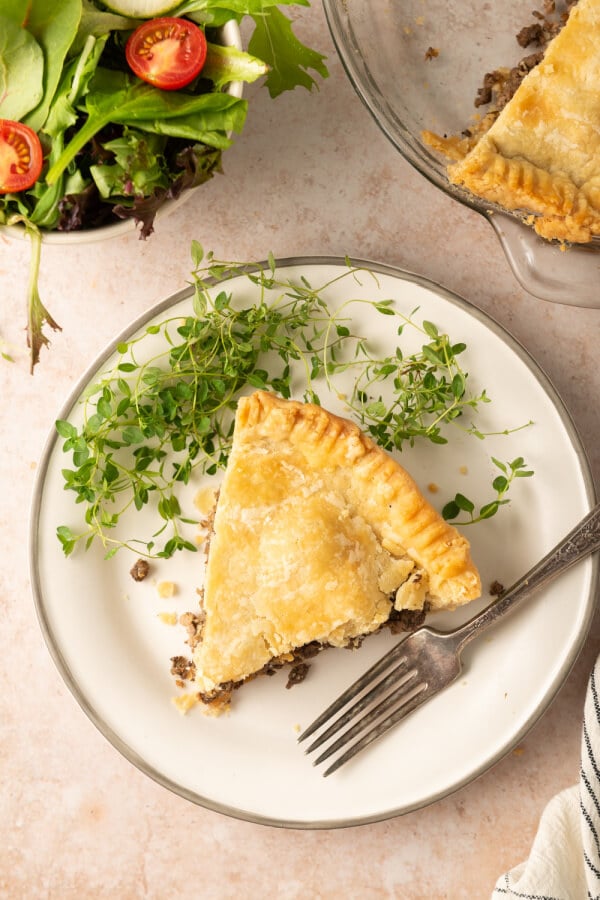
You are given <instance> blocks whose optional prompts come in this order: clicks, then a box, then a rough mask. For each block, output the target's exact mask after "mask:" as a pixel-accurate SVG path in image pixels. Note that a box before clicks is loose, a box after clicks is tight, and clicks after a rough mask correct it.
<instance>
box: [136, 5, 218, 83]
mask: <svg viewBox="0 0 600 900" xmlns="http://www.w3.org/2000/svg"><path fill="white" fill-rule="evenodd" d="M206 49H207V48H206V38H205V37H204V32H203V31H202V29H201V28H198V26H197V25H195V24H194V22H190V21H188V20H186V19H174V18H168V17H166V18H162V19H149V20H148V21H147V22H144V23H143V25H140V26H139V27H138V28H136V30H135V31H134V32H133V34H132V35H131V37H130V38H129V40H128V41H127V44H126V46H125V57H126V59H127V62H128V64H129V66H130V68H131V69H132V70H133V71H134V72H135V74H136V75H137V76H138V78H142V79H143V80H144V81H147V82H148V83H149V84H153V85H154V86H155V87H157V88H161V89H162V90H163V91H176V90H178V89H179V88H182V87H185V85H186V84H189V83H190V82H191V81H193V80H194V78H195V77H196V76H197V75H199V73H200V71H201V69H202V66H203V65H204V63H205V61H206Z"/></svg>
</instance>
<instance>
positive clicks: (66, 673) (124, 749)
mask: <svg viewBox="0 0 600 900" xmlns="http://www.w3.org/2000/svg"><path fill="white" fill-rule="evenodd" d="M275 264H276V268H277V269H284V268H289V267H292V266H294V267H300V266H315V265H317V266H318V265H323V266H343V267H348V265H350V266H353V267H358V268H366V269H370V270H371V271H373V272H376V273H380V274H382V275H389V276H391V277H393V278H397V279H399V280H401V281H410V282H413V283H415V284H418V285H420V286H421V287H424V288H426V289H428V290H430V291H433V292H434V293H436V294H438V296H441V297H443V298H444V299H445V300H447V301H448V302H449V303H451V304H453V305H454V306H457V307H459V308H461V309H463V310H464V311H465V312H467V313H468V314H469V315H471V316H472V317H474V318H476V319H478V320H479V321H480V322H482V323H484V324H485V325H486V326H487V327H489V328H490V330H492V331H493V332H494V333H495V334H496V335H498V337H500V339H501V340H502V341H504V343H505V344H506V345H507V346H509V347H510V348H511V349H512V350H513V351H514V352H515V353H516V354H517V355H518V356H519V357H520V359H521V360H522V361H523V362H524V363H525V364H526V365H527V367H528V368H529V370H530V371H531V373H532V374H533V376H534V377H535V378H536V379H537V381H538V382H539V384H540V385H541V386H542V388H543V389H544V391H545V392H546V394H547V395H548V397H549V398H550V399H551V400H552V402H553V404H554V406H555V408H556V410H557V412H558V413H559V415H560V417H561V420H562V423H563V425H564V427H565V430H566V432H567V434H568V436H569V438H570V440H571V442H572V444H573V448H574V450H575V451H576V454H577V456H578V458H579V462H580V465H581V472H582V477H583V481H584V484H585V491H586V496H587V499H588V502H589V506H590V508H591V507H592V506H593V505H594V503H595V490H594V484H593V479H592V475H591V470H590V466H589V462H588V458H587V454H586V451H585V448H584V446H583V443H582V441H581V438H580V437H579V433H578V431H577V428H576V426H575V423H574V422H573V419H572V418H571V415H570V413H569V412H568V410H567V409H566V407H565V405H564V403H563V401H562V399H561V397H560V395H559V393H558V391H557V390H556V389H555V387H554V385H553V384H552V382H551V381H550V379H549V378H548V376H547V375H546V374H545V372H544V371H543V370H542V369H541V368H540V366H539V365H538V363H536V362H535V360H534V359H533V357H532V356H531V354H530V353H529V352H528V351H527V350H526V349H525V347H524V346H523V345H522V344H521V343H520V342H519V341H518V340H517V339H516V338H515V337H514V336H513V335H511V334H510V332H509V331H507V330H506V329H505V328H504V326H502V325H500V324H499V323H498V322H497V321H496V320H495V319H493V318H492V317H491V316H489V315H488V314H487V313H485V312H483V310H480V309H479V308H478V307H476V306H474V305H473V304H472V303H470V302H469V301H468V300H465V299H464V298H463V297H460V296H459V295H457V294H454V293H452V292H451V291H449V290H447V289H446V288H444V287H442V286H441V285H438V284H436V283H435V282H433V281H431V280H429V279H427V278H425V277H423V276H421V275H417V274H415V273H414V272H410V271H407V270H405V269H401V268H397V267H395V266H389V265H385V264H383V263H377V262H372V261H370V260H363V259H357V258H347V259H346V258H342V257H335V256H293V257H285V258H282V259H276V260H275ZM268 267H269V263H268V261H267V260H264V261H262V262H257V263H256V264H253V265H249V266H247V267H246V268H245V269H241V270H240V271H241V274H243V273H244V272H252V271H257V270H259V269H261V268H262V269H268ZM214 283H215V284H216V283H218V281H217V280H215V282H214ZM192 294H193V288H192V287H188V288H184V289H183V290H181V291H178V292H177V293H175V294H172V295H171V296H170V297H167V298H166V299H165V300H162V301H160V302H159V303H158V304H156V305H155V306H153V307H152V308H150V309H148V310H147V311H146V312H144V313H142V315H141V316H139V317H138V318H137V319H136V320H135V321H134V322H132V323H131V324H130V325H128V326H127V327H126V328H125V329H124V330H123V331H122V332H121V333H120V334H119V335H118V336H117V337H116V338H114V339H113V340H112V341H111V342H110V344H109V345H108V346H107V347H106V348H105V350H104V351H103V352H102V353H101V354H100V356H99V357H97V358H96V359H95V360H94V362H93V363H92V365H91V366H89V368H88V369H87V370H86V371H85V372H84V373H83V375H82V376H81V378H80V379H79V381H78V382H77V384H76V386H75V387H74V388H73V390H72V391H71V393H70V395H69V397H68V399H67V400H66V401H65V403H64V404H63V406H62V408H61V410H60V411H59V413H58V416H57V417H58V418H61V419H66V418H68V416H69V413H70V412H71V410H72V409H73V408H74V407H75V405H76V403H77V401H78V400H79V397H80V396H81V394H82V392H83V390H84V389H85V387H86V386H87V384H88V383H89V381H90V380H91V378H92V377H93V376H94V374H95V373H96V372H98V370H99V369H100V368H101V367H102V366H103V365H104V363H106V361H107V360H108V358H109V357H110V356H111V355H112V354H113V353H114V352H115V351H116V348H117V345H118V344H119V343H120V342H121V341H125V340H127V339H128V338H130V337H131V336H132V335H133V334H134V333H135V332H137V331H138V330H139V329H141V328H142V327H143V326H144V325H145V324H146V323H147V322H148V321H149V320H150V319H153V318H155V317H156V316H158V315H160V314H161V313H163V312H165V311H166V310H168V309H170V308H171V307H172V306H174V305H175V304H177V303H179V302H181V301H182V300H185V299H186V298H187V297H190V296H192ZM56 441H57V434H56V433H51V434H50V435H49V437H48V438H47V440H46V444H45V446H44V449H43V451H42V456H41V459H40V464H39V467H38V472H37V477H36V481H35V484H34V490H33V497H32V502H31V510H30V525H29V554H28V557H29V571H30V578H31V587H32V592H33V599H34V604H35V608H36V613H37V617H38V621H39V624H40V628H41V630H42V634H43V636H44V640H45V642H46V645H47V647H48V650H49V652H50V656H51V657H52V659H53V661H54V663H55V665H56V667H57V668H58V671H59V673H60V675H61V676H62V678H63V680H64V682H65V684H66V685H67V687H68V688H69V690H70V691H71V693H72V694H73V696H74V697H75V700H76V701H77V702H78V704H79V706H80V707H81V708H82V709H83V711H84V712H85V714H86V715H87V716H88V718H89V719H90V720H91V721H92V722H93V724H94V725H95V726H96V728H97V729H98V730H99V731H100V732H101V734H102V735H103V736H104V737H105V738H106V739H107V740H108V741H109V743H111V744H112V745H113V747H114V748H115V749H116V750H118V752H119V753H120V754H121V755H122V756H124V757H125V759H127V760H128V761H129V762H130V763H132V764H133V765H134V766H135V767H136V768H137V769H139V771H141V772H143V773H144V774H145V775H147V776H148V777H149V778H151V779H152V780H153V781H155V782H156V783H157V784H160V785H161V786H162V787H165V788H167V790H169V791H171V792H173V793H174V794H176V795H178V796H180V797H182V798H184V799H185V800H189V801H190V802H192V803H194V804H196V805H198V806H202V807H204V808H205V809H210V810H213V811H214V812H218V813H221V814H223V815H226V816H229V817H231V818H235V819H240V820H243V821H247V822H252V823H254V824H258V825H269V826H275V827H280V828H290V829H298V830H325V829H333V828H347V827H353V826H357V825H367V824H370V823H373V822H380V821H384V820H387V819H392V818H395V817H397V816H400V815H405V814H406V813H409V812H414V811H415V810H417V809H423V808H424V807H426V806H430V805H431V804H432V803H435V802H437V801H438V800H442V799H443V798H444V797H448V796H450V795H451V794H453V793H455V792H456V791H458V790H460V789H461V788H463V787H465V786H466V785H468V784H470V783H471V782H472V781H475V780H476V779H477V778H479V776H480V775H483V774H484V772H487V771H489V770H490V769H491V768H492V767H493V766H494V765H496V763H498V762H499V761H500V760H501V759H503V758H504V757H505V756H506V755H507V754H508V753H509V752H510V751H511V750H512V748H513V747H515V746H516V745H517V744H518V743H519V742H520V741H522V740H523V738H524V736H525V735H526V734H527V733H528V732H529V731H530V730H531V728H533V726H534V725H535V724H536V722H537V721H538V720H539V719H540V718H541V716H542V715H543V714H544V713H545V711H546V710H547V708H548V707H549V706H550V704H551V702H552V701H553V699H554V698H555V696H556V694H557V693H558V691H559V689H560V687H561V686H562V684H563V683H564V681H565V680H566V678H567V676H568V675H569V673H570V671H571V669H572V667H573V666H574V664H575V661H576V660H577V658H578V656H579V653H580V652H581V650H582V648H583V645H584V643H585V641H586V638H587V636H588V633H589V628H590V625H591V621H592V616H593V613H594V608H595V603H594V597H595V594H596V590H597V587H598V575H599V560H598V556H597V554H596V555H594V556H592V579H591V590H590V595H589V599H588V605H587V611H586V613H587V614H586V619H585V624H584V627H583V628H582V630H581V633H580V636H579V641H578V643H577V644H576V645H575V646H574V647H572V649H571V653H570V655H569V658H568V660H567V662H566V663H565V665H564V667H563V668H562V669H561V671H560V672H559V673H558V675H557V677H556V678H555V680H554V682H553V684H552V687H551V690H550V691H549V692H548V694H547V695H546V697H545V698H544V702H543V703H542V704H541V705H540V706H539V707H538V708H537V709H536V710H535V713H534V714H533V715H532V716H531V717H530V719H529V720H528V721H527V722H526V723H525V725H524V726H523V728H522V729H521V730H520V731H519V732H518V734H516V735H515V736H514V737H513V739H512V740H511V741H510V743H509V744H508V745H507V746H504V747H502V748H500V750H499V751H498V753H497V754H496V756H495V757H494V758H493V759H492V760H490V761H488V762H487V763H485V764H484V765H482V766H480V767H479V768H477V769H476V770H474V771H473V772H471V773H470V774H469V775H468V776H466V777H464V778H463V779H461V780H460V781H458V782H457V783H455V784H452V785H451V786H450V787H448V788H447V789H445V790H443V791H439V792H437V793H435V794H432V795H431V796H430V797H426V798H423V800H422V801H420V802H418V803H414V804H411V805H409V806H407V807H401V808H398V809H394V810H386V811H384V812H382V813H379V814H375V815H370V816H363V817H358V818H354V819H331V820H322V821H316V822H304V821H293V820H283V819H272V818H270V817H268V816H262V815H258V814H256V815H253V814H252V813H249V812H247V811H245V810H239V809H236V808H235V807H231V806H228V805H225V804H221V803H218V802H216V801H214V800H211V799H210V798H208V797H202V796H199V795H198V794H196V793H195V792H194V791H191V790H189V789H187V788H185V787H184V786H182V785H180V784H177V783H176V782H174V781H173V780H172V779H170V778H167V777H165V776H164V775H162V774H161V773H160V772H158V771H156V769H154V768H153V767H152V766H150V765H149V764H148V763H147V762H146V761H145V760H144V759H143V758H142V757H141V756H140V755H139V754H138V753H136V752H135V751H134V750H133V749H132V748H131V747H129V746H128V745H127V744H126V742H125V741H123V740H122V739H121V738H120V737H119V735H118V734H116V733H115V732H114V731H113V729H112V728H111V727H110V726H109V725H108V724H107V723H106V722H105V721H104V720H103V719H102V717H101V716H100V715H99V714H98V713H97V712H96V711H95V709H94V708H93V706H92V705H91V703H90V702H89V700H88V699H87V697H86V696H85V695H84V694H83V692H82V691H81V690H80V689H79V686H78V684H77V682H76V680H75V679H74V677H73V676H72V674H71V672H70V670H69V667H68V665H67V662H66V660H65V659H64V657H63V655H62V653H61V650H60V647H59V646H58V644H57V642H56V641H55V640H54V636H53V634H52V630H51V628H50V626H49V624H48V621H47V619H46V615H45V610H44V596H43V589H42V585H41V583H40V577H39V571H38V567H37V556H38V553H37V551H38V529H37V523H38V518H39V512H40V506H41V501H42V494H43V489H44V483H45V478H46V472H47V469H48V463H49V460H50V455H51V453H52V451H53V449H54V445H55V443H56Z"/></svg>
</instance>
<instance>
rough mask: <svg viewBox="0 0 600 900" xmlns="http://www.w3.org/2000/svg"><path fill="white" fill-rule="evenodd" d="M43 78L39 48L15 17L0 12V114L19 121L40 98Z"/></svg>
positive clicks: (42, 61) (5, 117) (42, 55)
mask: <svg viewBox="0 0 600 900" xmlns="http://www.w3.org/2000/svg"><path fill="white" fill-rule="evenodd" d="M10 5H11V4H8V6H10ZM13 5H14V4H13ZM2 9H3V7H2ZM7 9H8V7H7ZM43 78H44V54H43V53H42V48H41V47H40V45H39V44H38V42H37V41H36V39H35V38H34V37H33V35H31V34H30V33H29V32H28V31H26V29H25V28H23V27H22V26H21V25H20V24H19V22H18V21H16V20H15V19H14V18H12V17H10V16H8V15H1V16H0V118H2V119H12V120H13V121H19V120H20V119H22V118H23V116H25V115H27V113H28V112H29V111H30V110H32V109H33V108H34V107H35V106H36V105H37V104H38V103H39V102H40V100H41V98H42V81H43Z"/></svg>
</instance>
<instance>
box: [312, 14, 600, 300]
mask: <svg viewBox="0 0 600 900" xmlns="http://www.w3.org/2000/svg"><path fill="white" fill-rule="evenodd" d="M557 5H558V4H557ZM324 8H325V14H326V17H327V21H328V24H329V28H330V30H331V34H332V37H333V40H334V43H335V45H336V48H337V51H338V53H339V55H340V58H341V60H342V63H343V65H344V67H345V69H346V72H347V74H348V77H349V79H350V81H351V83H352V85H353V86H354V88H355V90H356V92H357V93H358V96H359V97H360V98H361V100H362V101H363V103H364V104H365V105H366V107H367V108H368V109H369V111H370V112H371V114H372V115H373V117H374V119H375V121H376V122H377V124H378V125H379V127H380V128H381V129H382V131H383V132H384V134H386V135H387V137H388V138H389V139H390V141H391V142H392V143H393V144H394V146H395V147H396V148H397V149H398V151H399V152H400V153H401V154H402V156H403V157H404V158H405V159H406V160H407V161H408V162H409V163H410V164H411V165H412V166H414V167H415V168H416V169H417V171H419V172H420V173H421V174H422V175H424V176H425V178H427V179H429V181H431V182H432V183H433V184H434V185H436V187H438V188H440V190H442V191H444V192H445V193H446V194H447V195H449V196H450V197H452V198H453V199H455V200H457V201H458V202H460V203H463V204H464V205H466V206H468V207H470V208H471V209H472V210H473V211H475V212H477V213H479V214H480V215H482V216H484V217H485V218H486V219H487V220H488V222H489V223H490V225H491V226H492V227H493V228H494V231H495V232H496V234H497V236H498V239H499V241H500V243H501V246H502V248H503V250H504V253H505V254H506V257H507V260H508V262H509V264H510V266H511V268H512V270H513V272H514V274H515V276H516V278H517V279H518V281H519V282H520V284H521V285H522V286H523V287H524V288H525V290H527V291H528V292H529V293H531V294H533V295H534V296H536V297H539V298H541V299H544V300H550V301H553V302H556V303H564V304H569V305H572V306H583V307H593V308H600V292H599V291H598V288H597V284H598V277H599V275H600V239H595V240H594V241H592V242H591V243H589V244H579V245H571V246H569V247H565V246H561V245H560V244H558V243H557V242H552V243H551V242H548V241H545V240H543V239H542V238H540V237H538V235H537V234H536V233H535V232H534V231H533V229H532V228H530V227H528V226H527V225H525V224H523V222H522V221H521V220H520V218H519V216H518V215H517V214H511V213H507V212H505V211H503V210H501V209H500V208H494V207H493V205H492V204H490V203H489V202H487V201H483V200H479V199H478V198H476V197H474V196H472V195H470V194H468V193H467V192H466V191H464V190H462V189H460V188H458V187H455V186H454V185H452V184H450V182H449V181H448V178H447V176H446V164H447V160H445V159H444V158H443V157H442V156H441V155H440V154H438V153H437V152H436V151H434V150H432V149H430V148H429V147H428V146H427V145H426V144H425V142H424V141H423V139H422V137H421V135H422V132H423V131H427V130H428V131H433V132H436V133H437V134H440V135H445V134H447V135H451V134H460V133H461V132H462V131H463V130H464V129H465V128H467V127H468V126H469V125H470V124H474V123H476V121H477V119H478V118H481V117H482V116H483V115H484V114H485V112H486V109H487V108H486V107H480V108H479V109H477V108H476V107H475V105H474V100H475V97H476V96H477V91H478V89H479V88H480V87H481V86H482V84H483V78H484V75H485V74H486V73H487V72H490V71H493V70H495V69H498V68H501V67H512V66H515V65H516V64H517V63H518V62H519V61H520V60H521V59H522V58H523V57H524V56H526V55H528V54H530V53H533V52H534V51H535V49H536V48H535V47H534V46H530V47H528V48H526V49H523V48H522V47H521V46H519V44H518V43H517V40H516V35H517V34H518V32H519V31H520V30H521V29H522V28H523V27H524V26H526V25H531V24H533V23H534V22H536V19H535V18H534V17H533V15H532V11H533V9H534V6H532V7H524V6H523V4H522V3H520V2H517V0H507V2H506V3H503V4H502V6H501V9H500V8H499V7H498V5H497V4H476V3H473V2H467V0H403V2H402V3H395V2H392V0H384V2H382V0H324ZM538 8H539V9H540V11H541V10H542V9H543V0H540V2H539V4H538Z"/></svg>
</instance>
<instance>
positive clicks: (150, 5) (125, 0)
mask: <svg viewBox="0 0 600 900" xmlns="http://www.w3.org/2000/svg"><path fill="white" fill-rule="evenodd" d="M103 3H104V6H106V8H107V9H110V11H111V12H114V13H120V14H121V15H122V16H129V17H130V18H132V19H155V18H156V17H157V16H165V15H167V14H168V13H170V12H171V11H172V10H174V9H175V7H177V6H181V0H176V2H173V0H103Z"/></svg>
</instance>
